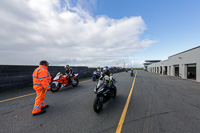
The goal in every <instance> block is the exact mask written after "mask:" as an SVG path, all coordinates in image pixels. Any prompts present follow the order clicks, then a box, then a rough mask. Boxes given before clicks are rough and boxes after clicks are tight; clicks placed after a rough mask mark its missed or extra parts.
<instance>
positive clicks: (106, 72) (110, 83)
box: [100, 66, 113, 89]
mask: <svg viewBox="0 0 200 133" xmlns="http://www.w3.org/2000/svg"><path fill="white" fill-rule="evenodd" d="M106 75H107V76H108V77H109V80H108V81H106V86H107V87H108V88H110V89H112V87H113V81H112V79H110V78H111V73H110V71H109V68H108V67H107V66H105V67H104V68H103V74H102V75H101V77H100V80H102V79H103V78H104V77H105V76H106Z"/></svg>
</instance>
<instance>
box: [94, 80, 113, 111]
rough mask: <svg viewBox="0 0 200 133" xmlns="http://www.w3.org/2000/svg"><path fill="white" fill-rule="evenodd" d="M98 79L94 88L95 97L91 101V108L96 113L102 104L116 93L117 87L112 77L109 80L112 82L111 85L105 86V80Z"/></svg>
mask: <svg viewBox="0 0 200 133" xmlns="http://www.w3.org/2000/svg"><path fill="white" fill-rule="evenodd" d="M106 78H109V77H108V76H107V77H106V76H105V79H106ZM105 79H103V80H99V81H98V83H97V85H96V87H95V88H94V93H95V94H96V98H95V100H94V103H93V109H94V111H95V112H96V113H99V112H100V111H101V110H102V108H103V104H105V103H106V102H108V101H109V100H110V99H111V98H115V97H116V95H117V87H116V86H115V85H114V84H115V83H116V82H117V81H115V79H112V80H111V81H110V82H112V83H111V84H112V85H111V87H109V88H108V87H107V85H106V84H107V81H106V80H105Z"/></svg>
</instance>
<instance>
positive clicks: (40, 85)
mask: <svg viewBox="0 0 200 133" xmlns="http://www.w3.org/2000/svg"><path fill="white" fill-rule="evenodd" d="M48 66H49V63H48V62H47V61H46V60H42V61H40V65H39V67H38V68H36V69H35V70H34V72H33V75H32V76H33V89H34V90H35V91H36V93H37V96H36V98H35V104H34V108H33V111H32V114H33V116H34V115H38V114H43V113H45V112H46V111H45V110H44V109H46V108H48V107H49V105H45V102H44V97H45V94H46V91H47V90H49V89H50V82H51V76H50V73H49V71H48Z"/></svg>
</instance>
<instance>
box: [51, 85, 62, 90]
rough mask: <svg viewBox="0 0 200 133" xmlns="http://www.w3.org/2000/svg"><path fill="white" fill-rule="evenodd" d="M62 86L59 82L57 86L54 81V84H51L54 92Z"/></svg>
mask: <svg viewBox="0 0 200 133" xmlns="http://www.w3.org/2000/svg"><path fill="white" fill-rule="evenodd" d="M60 87H61V85H60V83H59V84H58V86H57V87H56V84H55V83H53V84H51V91H52V92H56V91H58V90H59V89H60Z"/></svg>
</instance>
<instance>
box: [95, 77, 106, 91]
mask: <svg viewBox="0 0 200 133" xmlns="http://www.w3.org/2000/svg"><path fill="white" fill-rule="evenodd" d="M104 83H105V81H103V80H99V81H98V84H97V88H98V90H97V91H98V93H99V92H101V91H103V90H104Z"/></svg>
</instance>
